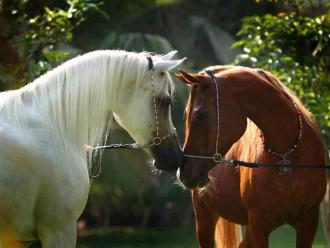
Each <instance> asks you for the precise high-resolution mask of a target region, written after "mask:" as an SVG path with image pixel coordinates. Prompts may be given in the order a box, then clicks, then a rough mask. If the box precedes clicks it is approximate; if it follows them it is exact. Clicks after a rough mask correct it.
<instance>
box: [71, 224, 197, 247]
mask: <svg viewBox="0 0 330 248" xmlns="http://www.w3.org/2000/svg"><path fill="white" fill-rule="evenodd" d="M169 247H170V248H187V247H189V248H192V247H196V240H195V235H194V230H193V228H186V227H185V228H171V229H147V230H139V229H123V230H109V231H100V232H98V233H96V235H92V236H90V235H88V236H84V237H80V238H79V239H78V246H77V248H169Z"/></svg>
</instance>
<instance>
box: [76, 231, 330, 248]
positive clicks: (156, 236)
mask: <svg viewBox="0 0 330 248" xmlns="http://www.w3.org/2000/svg"><path fill="white" fill-rule="evenodd" d="M294 244H295V232H294V230H293V229H292V228H290V227H289V226H283V227H281V228H280V229H278V230H276V231H274V232H273V233H272V234H271V237H270V248H292V247H295V245H294ZM77 248H197V244H196V238H195V235H194V229H193V228H192V227H184V228H171V229H147V230H139V229H118V230H108V231H96V232H94V233H93V234H89V235H83V236H80V237H79V239H78V246H77ZM313 248H326V245H325V239H324V236H323V232H322V231H321V228H319V232H318V233H317V237H316V239H315V241H314V245H313Z"/></svg>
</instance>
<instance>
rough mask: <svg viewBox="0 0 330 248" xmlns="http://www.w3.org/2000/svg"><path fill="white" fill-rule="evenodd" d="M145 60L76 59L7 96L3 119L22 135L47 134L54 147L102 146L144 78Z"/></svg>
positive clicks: (96, 55) (119, 56)
mask: <svg viewBox="0 0 330 248" xmlns="http://www.w3.org/2000/svg"><path fill="white" fill-rule="evenodd" d="M144 59H145V58H144V56H141V54H134V53H127V52H124V51H97V52H92V53H89V54H86V55H83V56H80V57H77V58H74V59H72V60H70V61H68V62H66V63H64V64H62V65H61V66H59V67H57V68H56V69H54V70H52V71H50V72H48V73H47V74H45V75H43V76H41V77H40V78H38V79H36V80H35V81H34V82H33V83H31V84H29V85H27V86H25V87H23V88H22V89H20V90H17V91H12V92H7V93H3V94H2V98H1V99H4V100H2V101H1V100H0V111H1V114H2V116H3V115H5V116H6V117H5V118H6V119H7V120H8V122H9V123H10V125H15V126H18V127H19V128H21V129H22V130H24V129H26V130H29V129H31V128H33V127H38V129H44V130H46V131H47V133H48V134H49V135H50V139H51V140H52V142H54V145H55V146H61V145H63V144H69V145H70V146H72V147H75V148H76V149H78V150H79V149H81V151H83V147H84V145H85V144H90V145H93V146H96V145H99V144H101V142H102V138H103V137H104V131H106V130H107V126H106V123H107V118H109V113H110V111H115V110H116V107H117V106H118V104H120V100H121V99H119V98H120V97H124V96H123V93H124V91H125V90H127V87H128V86H127V84H129V83H132V80H134V79H135V80H136V83H138V82H139V81H141V80H139V79H140V78H141V77H143V76H144V73H145V69H144V68H145V64H146V61H145V60H144ZM136 77H140V78H136ZM133 78H134V79H133ZM125 94H126V95H125V96H126V97H127V93H125ZM118 101H119V103H118Z"/></svg>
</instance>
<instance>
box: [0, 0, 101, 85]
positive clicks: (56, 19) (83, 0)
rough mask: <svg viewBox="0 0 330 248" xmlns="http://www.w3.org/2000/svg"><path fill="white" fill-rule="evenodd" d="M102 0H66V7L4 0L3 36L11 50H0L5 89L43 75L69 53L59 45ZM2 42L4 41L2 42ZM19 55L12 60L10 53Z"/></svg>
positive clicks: (1, 74) (3, 41) (19, 0)
mask: <svg viewBox="0 0 330 248" xmlns="http://www.w3.org/2000/svg"><path fill="white" fill-rule="evenodd" d="M100 4H101V3H100V2H99V1H94V2H93V1H92V0H66V5H65V6H64V7H65V8H64V9H62V8H59V7H57V6H56V4H55V6H53V7H49V6H51V5H54V4H52V3H51V1H42V2H39V1H22V0H18V1H9V0H2V1H1V7H2V8H1V9H0V18H1V20H2V21H3V22H2V24H0V31H1V35H0V39H1V41H2V43H3V44H4V45H5V49H6V48H7V49H9V50H10V51H11V53H9V54H8V53H0V76H1V82H0V83H2V84H6V86H5V87H4V85H2V88H3V89H7V88H17V87H20V86H22V85H24V84H26V83H27V82H28V81H30V80H31V79H33V78H35V77H37V76H40V75H41V74H43V73H44V72H46V71H47V70H48V69H50V68H52V67H54V66H55V65H57V64H58V63H59V62H62V61H63V60H64V59H65V58H67V57H68V56H69V53H68V52H66V51H61V50H58V49H57V48H56V45H57V44H58V43H60V42H61V43H63V42H69V41H71V39H72V32H73V29H74V28H75V27H76V26H77V25H79V24H80V23H81V22H82V21H83V20H84V18H85V16H86V14H87V12H88V11H90V10H91V9H94V10H95V9H96V10H97V9H98V6H99V5H100ZM0 43H1V42H0ZM13 55H15V56H16V60H15V61H9V62H7V61H6V60H7V59H8V58H7V57H8V56H13Z"/></svg>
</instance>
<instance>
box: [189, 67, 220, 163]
mask: <svg viewBox="0 0 330 248" xmlns="http://www.w3.org/2000/svg"><path fill="white" fill-rule="evenodd" d="M205 72H206V73H207V75H209V76H210V77H211V79H212V81H213V83H214V84H215V91H216V96H217V99H216V112H217V137H216V140H215V152H214V154H213V155H212V156H203V155H192V154H184V156H185V157H188V158H197V159H210V160H213V161H214V162H215V163H219V162H222V161H223V162H224V159H223V156H222V155H221V153H219V151H218V148H219V136H220V107H219V88H218V83H217V79H216V78H215V76H214V73H213V72H212V71H209V70H205Z"/></svg>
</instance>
